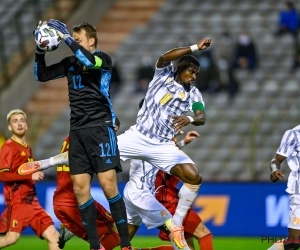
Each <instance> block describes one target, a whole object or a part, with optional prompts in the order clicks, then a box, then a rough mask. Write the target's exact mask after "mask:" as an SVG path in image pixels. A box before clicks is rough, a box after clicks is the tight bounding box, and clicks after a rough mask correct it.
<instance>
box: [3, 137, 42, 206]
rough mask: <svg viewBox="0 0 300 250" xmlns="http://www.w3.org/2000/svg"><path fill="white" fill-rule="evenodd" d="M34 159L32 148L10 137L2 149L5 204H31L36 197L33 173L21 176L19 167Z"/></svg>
mask: <svg viewBox="0 0 300 250" xmlns="http://www.w3.org/2000/svg"><path fill="white" fill-rule="evenodd" d="M29 161H33V157H32V154H31V148H30V147H29V146H28V145H22V144H21V143H18V142H16V141H14V140H13V139H8V140H7V141H6V142H5V143H4V144H3V145H2V148H1V150H0V181H1V182H4V189H3V196H4V198H5V204H6V205H7V204H10V205H13V204H20V203H27V204H31V203H32V201H33V200H37V198H36V190H35V182H34V181H33V180H32V175H24V176H21V175H19V174H18V168H19V167H20V166H21V165H22V164H23V163H25V162H29Z"/></svg>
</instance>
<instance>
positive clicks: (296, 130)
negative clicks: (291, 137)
mask: <svg viewBox="0 0 300 250" xmlns="http://www.w3.org/2000/svg"><path fill="white" fill-rule="evenodd" d="M290 132H296V133H300V125H298V126H296V127H294V128H292V129H288V130H287V131H286V133H290Z"/></svg>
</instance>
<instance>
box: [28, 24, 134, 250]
mask: <svg viewBox="0 0 300 250" xmlns="http://www.w3.org/2000/svg"><path fill="white" fill-rule="evenodd" d="M41 24H42V22H41V21H40V22H39V25H38V26H37V28H36V29H35V31H34V35H35V34H36V32H38V29H39V27H40V25H41ZM48 26H49V27H51V28H54V29H55V30H56V31H57V32H58V34H59V36H60V37H61V38H62V39H64V41H65V43H66V44H67V45H68V46H69V48H70V49H71V50H72V52H73V53H74V54H73V55H72V56H69V57H66V58H64V59H63V60H61V61H60V62H58V63H56V64H53V65H50V66H46V63H45V52H43V51H41V50H39V49H37V51H36V56H35V63H34V75H35V78H36V80H38V81H41V82H45V81H49V80H54V79H57V78H62V77H65V76H66V77H67V80H68V91H69V101H70V109H71V119H70V133H69V135H70V148H69V164H70V174H71V179H72V182H73V190H74V194H75V196H76V200H77V203H78V207H79V210H80V215H81V219H82V222H83V225H84V227H85V231H86V233H87V236H88V238H89V241H90V249H100V248H101V245H100V243H99V236H98V234H97V225H96V206H95V202H94V199H93V197H92V196H91V194H90V183H91V180H92V179H91V178H92V176H93V174H97V177H98V180H99V183H100V185H101V187H102V189H103V191H104V194H105V196H106V198H107V200H108V202H109V206H110V211H111V214H112V217H113V219H114V221H115V222H116V225H117V229H118V232H119V235H120V238H121V243H120V246H121V248H122V249H123V250H126V249H131V247H130V242H129V237H128V228H127V217H126V208H125V205H124V201H123V199H122V197H121V195H120V194H119V191H118V187H117V176H116V173H117V172H120V171H122V167H121V165H120V156H119V149H118V145H117V139H116V132H115V130H114V127H115V126H116V115H115V113H114V111H113V109H112V103H111V100H110V93H109V87H110V81H111V68H112V60H111V57H110V56H109V55H108V54H107V53H105V52H103V51H100V50H97V42H98V37H97V30H96V28H95V27H94V26H92V25H91V24H89V23H82V24H79V25H76V26H74V27H73V29H72V31H73V37H71V35H70V34H69V31H68V29H67V27H66V25H65V24H64V23H62V22H60V21H57V20H53V19H51V20H50V21H49V22H48Z"/></svg>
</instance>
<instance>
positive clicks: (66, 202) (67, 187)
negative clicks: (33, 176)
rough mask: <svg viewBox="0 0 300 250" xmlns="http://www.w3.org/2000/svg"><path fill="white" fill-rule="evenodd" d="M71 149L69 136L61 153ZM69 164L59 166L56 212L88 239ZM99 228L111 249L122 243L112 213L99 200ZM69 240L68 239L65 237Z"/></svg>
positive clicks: (78, 234) (54, 200)
mask: <svg viewBox="0 0 300 250" xmlns="http://www.w3.org/2000/svg"><path fill="white" fill-rule="evenodd" d="M68 150H69V136H67V137H66V138H65V140H64V142H63V145H62V148H61V151H60V153H64V152H67V151H68ZM69 171H70V170H69V166H68V165H59V166H57V187H56V190H55V192H54V196H53V206H54V213H55V215H56V217H57V218H58V220H59V221H60V222H61V223H62V224H63V225H64V226H65V227H66V228H67V229H68V230H69V231H70V232H72V233H73V234H75V235H76V236H77V237H79V238H82V239H84V240H85V241H88V236H87V234H86V231H85V229H84V226H83V224H82V221H81V217H80V211H79V209H78V204H77V200H76V197H75V195H74V192H73V184H72V180H71V176H70V172H69ZM94 202H95V205H96V210H97V230H98V235H99V238H100V242H101V245H102V246H103V247H104V248H105V249H106V250H110V249H113V248H115V247H116V246H118V245H119V244H120V237H119V235H118V233H117V228H116V225H115V223H114V220H113V218H112V216H111V214H110V213H109V212H108V211H107V210H106V209H105V208H104V207H103V206H102V205H100V204H99V203H98V202H97V201H94ZM65 240H67V239H65ZM64 243H65V241H64V239H61V241H60V248H63V247H64Z"/></svg>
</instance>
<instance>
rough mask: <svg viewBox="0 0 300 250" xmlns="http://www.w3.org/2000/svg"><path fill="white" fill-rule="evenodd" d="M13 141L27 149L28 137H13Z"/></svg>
mask: <svg viewBox="0 0 300 250" xmlns="http://www.w3.org/2000/svg"><path fill="white" fill-rule="evenodd" d="M11 139H12V140H13V141H15V142H17V143H19V144H21V145H23V146H25V147H27V141H26V136H25V135H22V136H18V135H14V134H13V135H12V137H11Z"/></svg>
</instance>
